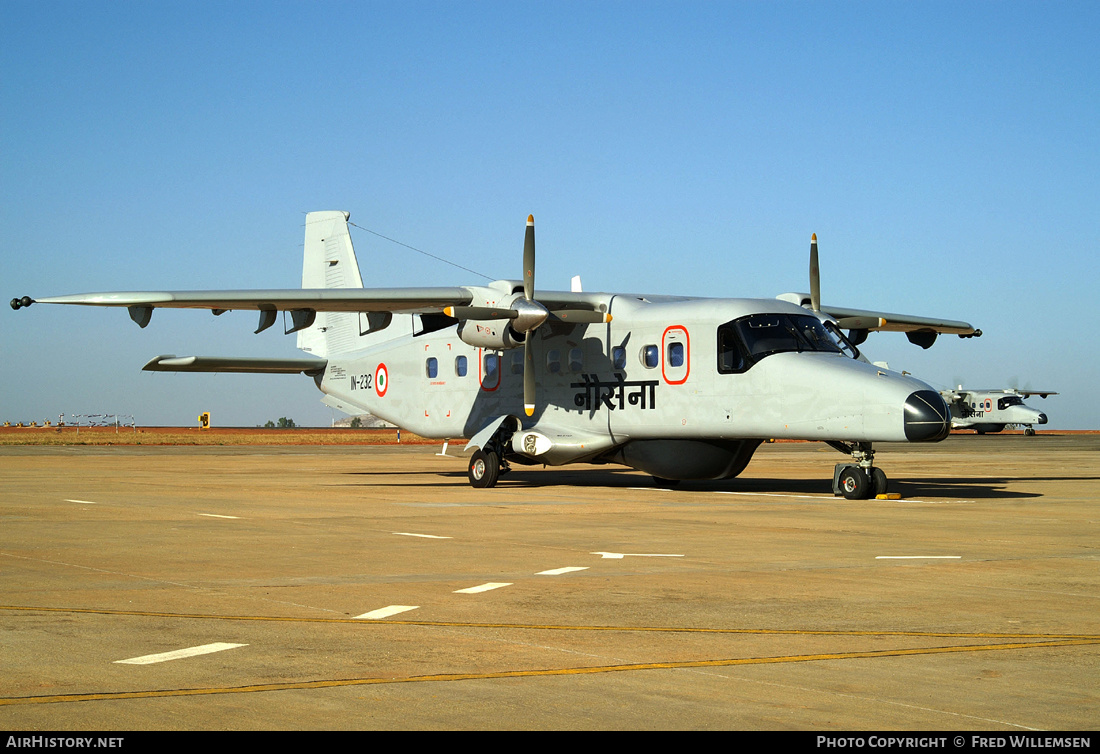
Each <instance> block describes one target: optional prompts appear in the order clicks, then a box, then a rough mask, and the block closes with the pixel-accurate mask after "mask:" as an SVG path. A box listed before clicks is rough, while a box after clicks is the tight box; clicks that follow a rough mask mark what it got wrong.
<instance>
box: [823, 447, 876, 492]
mask: <svg viewBox="0 0 1100 754" xmlns="http://www.w3.org/2000/svg"><path fill="white" fill-rule="evenodd" d="M828 445H829V446H830V447H832V448H836V449H837V450H839V451H840V452H841V453H846V454H848V455H850V456H851V457H852V462H849V463H838V464H837V465H836V467H835V468H834V469H833V494H834V495H843V496H844V497H845V498H847V499H848V500H869V499H870V498H873V497H876V496H878V495H885V494H886V491H887V489H888V488H889V482H888V480H887V479H886V473H885V472H884V471H883V470H882V469H880V468H878V467H877V466H875V465H874V460H875V451H874V449H873V448H872V447H871V443H869V442H857V443H851V444H849V443H843V442H837V441H830V442H829V443H828Z"/></svg>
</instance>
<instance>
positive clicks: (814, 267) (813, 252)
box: [810, 233, 821, 314]
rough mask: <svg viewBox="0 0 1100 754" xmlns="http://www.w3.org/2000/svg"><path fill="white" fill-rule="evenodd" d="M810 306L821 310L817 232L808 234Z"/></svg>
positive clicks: (817, 310) (818, 310) (816, 310)
mask: <svg viewBox="0 0 1100 754" xmlns="http://www.w3.org/2000/svg"><path fill="white" fill-rule="evenodd" d="M810 308H811V309H812V310H813V312H814V314H817V313H818V312H820V311H821V268H820V267H819V266H818V264H817V234H816V233H814V234H813V235H812V236H810Z"/></svg>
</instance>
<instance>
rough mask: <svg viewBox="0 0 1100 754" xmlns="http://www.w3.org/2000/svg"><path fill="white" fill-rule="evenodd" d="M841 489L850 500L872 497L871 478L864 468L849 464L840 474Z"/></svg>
mask: <svg viewBox="0 0 1100 754" xmlns="http://www.w3.org/2000/svg"><path fill="white" fill-rule="evenodd" d="M883 476H885V474H884V475H883ZM840 491H841V494H843V495H844V497H845V498H847V499H848V500H866V499H867V498H868V497H870V492H871V480H869V479H868V478H867V475H866V474H865V473H864V472H863V469H861V468H859V467H858V466H849V467H848V468H846V469H845V470H844V471H843V472H841V474H840Z"/></svg>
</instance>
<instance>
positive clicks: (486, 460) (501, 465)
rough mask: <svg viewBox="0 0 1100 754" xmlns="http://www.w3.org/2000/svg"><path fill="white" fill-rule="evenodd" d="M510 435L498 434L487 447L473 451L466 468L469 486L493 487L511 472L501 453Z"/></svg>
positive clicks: (509, 433)
mask: <svg viewBox="0 0 1100 754" xmlns="http://www.w3.org/2000/svg"><path fill="white" fill-rule="evenodd" d="M511 435H512V433H511V432H508V433H506V434H504V433H498V434H497V435H495V436H494V437H493V438H492V439H491V440H490V441H489V442H488V443H487V447H484V448H479V449H478V450H475V451H474V454H473V455H472V456H470V465H469V466H468V467H467V468H466V475H467V476H468V477H469V479H470V484H471V485H473V486H474V487H495V486H496V483H497V480H498V479H500V478H501V477H502V476H504V475H505V474H507V473H508V472H509V471H511V470H512V467H511V466H509V465H508V460H507V459H506V458H505V457H504V452H503V451H504V444H505V442H507V440H508V439H509V438H510V437H511Z"/></svg>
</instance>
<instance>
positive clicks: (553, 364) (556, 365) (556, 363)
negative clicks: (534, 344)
mask: <svg viewBox="0 0 1100 754" xmlns="http://www.w3.org/2000/svg"><path fill="white" fill-rule="evenodd" d="M546 371H547V372H549V373H550V374H557V373H558V372H560V371H561V351H559V350H558V349H556V348H551V349H550V350H549V351H547V352H546Z"/></svg>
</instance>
